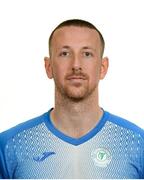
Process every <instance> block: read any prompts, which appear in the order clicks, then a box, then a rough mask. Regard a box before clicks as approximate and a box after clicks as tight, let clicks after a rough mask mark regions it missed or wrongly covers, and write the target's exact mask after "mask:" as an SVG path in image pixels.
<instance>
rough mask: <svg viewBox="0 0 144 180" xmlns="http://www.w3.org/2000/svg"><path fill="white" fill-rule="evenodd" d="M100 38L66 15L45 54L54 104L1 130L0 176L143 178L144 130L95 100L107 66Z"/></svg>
mask: <svg viewBox="0 0 144 180" xmlns="http://www.w3.org/2000/svg"><path fill="white" fill-rule="evenodd" d="M103 51H104V39H103V37H102V35H101V33H100V32H99V30H98V29H96V27H95V26H94V25H92V24H91V23H89V22H86V21H83V20H78V19H74V20H67V21H64V22H63V23H61V24H60V25H59V26H57V27H56V28H55V30H54V31H53V32H52V34H51V36H50V38H49V57H45V69H46V73H47V75H48V77H49V78H50V79H52V78H53V79H54V82H55V107H54V108H53V109H51V110H49V111H48V112H46V113H44V114H43V115H41V116H39V117H37V118H34V119H32V120H29V121H27V122H25V123H23V124H20V125H18V126H16V127H14V128H12V129H10V130H8V131H5V132H3V133H1V135H0V175H1V177H2V178H21V179H22V178H58V179H60V178H63V179H65V178H66V179H68V178H71V179H72V178H77V179H80V178H83V179H85V178H89V179H90V178H95V179H100V178H105V179H106V178H109V179H111V178H121V179H123V178H129V179H130V178H135V179H139V178H144V132H143V130H142V129H140V128H139V127H137V126H136V125H134V124H132V123H130V122H128V121H127V120H125V119H122V118H120V117H117V116H115V115H112V114H110V113H109V112H106V111H105V110H103V109H102V108H100V106H99V101H98V85H99V81H100V80H101V79H103V78H104V77H105V75H106V73H107V70H108V58H107V57H103Z"/></svg>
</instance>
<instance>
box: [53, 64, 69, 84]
mask: <svg viewBox="0 0 144 180" xmlns="http://www.w3.org/2000/svg"><path fill="white" fill-rule="evenodd" d="M65 74H66V70H65V68H64V66H60V65H56V64H55V65H54V66H53V76H54V79H57V80H58V81H63V80H64V77H65Z"/></svg>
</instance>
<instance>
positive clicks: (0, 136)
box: [0, 112, 48, 146]
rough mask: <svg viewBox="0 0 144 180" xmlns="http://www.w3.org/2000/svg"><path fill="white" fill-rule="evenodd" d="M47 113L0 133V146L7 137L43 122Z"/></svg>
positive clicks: (4, 142) (5, 141) (9, 137)
mask: <svg viewBox="0 0 144 180" xmlns="http://www.w3.org/2000/svg"><path fill="white" fill-rule="evenodd" d="M47 116H48V113H47V112H46V113H44V114H42V115H40V116H38V117H35V118H32V119H30V120H27V121H25V122H23V123H21V124H18V125H17V126H15V127H12V128H10V129H8V130H6V131H4V132H2V133H0V146H4V145H5V144H6V143H7V141H8V140H9V139H11V138H12V137H14V136H15V135H17V134H18V133H21V132H23V131H26V130H28V129H30V128H33V127H36V126H38V125H39V124H41V123H43V122H44V121H45V119H46V118H47Z"/></svg>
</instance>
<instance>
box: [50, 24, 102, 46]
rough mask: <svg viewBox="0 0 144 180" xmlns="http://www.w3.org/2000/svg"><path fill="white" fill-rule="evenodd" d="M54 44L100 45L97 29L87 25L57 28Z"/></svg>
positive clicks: (53, 39)
mask: <svg viewBox="0 0 144 180" xmlns="http://www.w3.org/2000/svg"><path fill="white" fill-rule="evenodd" d="M51 44H52V46H54V47H57V46H63V45H68V46H96V47H97V46H100V37H99V34H98V32H97V31H96V30H94V29H90V28H87V27H77V26H65V27H61V28H59V29H57V30H56V31H55V32H54V34H53V38H52V42H51Z"/></svg>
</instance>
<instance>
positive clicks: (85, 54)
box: [83, 51, 93, 57]
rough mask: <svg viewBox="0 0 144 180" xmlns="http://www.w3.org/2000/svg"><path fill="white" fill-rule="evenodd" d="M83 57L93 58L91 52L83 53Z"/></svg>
mask: <svg viewBox="0 0 144 180" xmlns="http://www.w3.org/2000/svg"><path fill="white" fill-rule="evenodd" d="M83 55H84V56H85V57H93V53H92V52H88V51H86V52H84V53H83Z"/></svg>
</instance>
